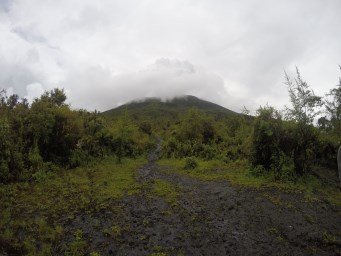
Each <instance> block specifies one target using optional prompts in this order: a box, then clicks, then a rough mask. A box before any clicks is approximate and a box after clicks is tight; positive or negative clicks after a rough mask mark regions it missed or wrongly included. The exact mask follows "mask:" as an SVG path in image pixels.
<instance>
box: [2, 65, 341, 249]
mask: <svg viewBox="0 0 341 256" xmlns="http://www.w3.org/2000/svg"><path fill="white" fill-rule="evenodd" d="M286 79H287V85H288V89H289V95H290V100H291V106H290V107H288V108H287V109H286V111H284V112H281V111H279V110H276V109H275V108H273V107H271V106H265V107H260V108H259V109H258V111H257V112H256V116H250V115H249V113H248V111H247V110H245V111H244V113H243V114H236V113H234V112H232V111H229V110H227V109H225V108H222V107H220V106H218V105H215V104H213V103H209V102H205V101H201V100H199V99H197V98H195V97H187V98H178V99H175V100H173V101H168V102H161V101H159V100H156V99H152V100H147V101H146V102H135V103H131V104H128V105H126V106H122V107H120V108H118V109H116V110H111V111H107V112H105V113H98V112H88V111H85V110H74V109H72V108H71V107H70V106H69V105H67V104H66V103H65V100H66V96H65V94H64V91H63V90H59V89H55V90H52V91H50V92H46V93H44V94H43V95H42V96H41V97H40V98H37V99H35V100H34V102H33V103H32V104H29V103H28V102H27V100H25V99H22V100H19V97H18V96H17V95H9V96H8V95H6V93H5V91H1V92H0V201H1V205H0V245H1V246H2V247H4V248H6V253H7V252H8V253H9V254H10V255H12V254H13V255H16V254H27V255H51V254H52V251H53V248H55V247H53V246H54V245H56V244H58V242H60V241H61V240H62V238H63V236H66V235H68V239H67V241H68V243H67V244H65V243H64V244H63V247H61V248H59V249H58V250H59V251H62V252H63V253H64V254H65V255H83V254H84V253H89V252H90V249H91V248H88V245H87V243H86V241H87V240H86V237H85V231H84V230H82V229H78V228H77V229H75V228H74V229H75V230H73V229H72V230H70V228H69V227H68V226H67V224H66V223H67V222H68V221H70V222H71V221H73V220H75V219H76V218H77V216H79V215H80V213H82V214H91V213H93V212H97V213H98V212H104V211H111V212H120V211H122V209H120V207H119V206H117V204H115V203H113V202H115V201H116V202H117V200H119V199H121V198H122V197H123V196H124V195H132V194H135V193H138V192H139V191H140V190H141V186H146V184H147V183H146V184H142V185H141V184H138V183H137V182H136V181H135V179H134V171H135V170H137V169H138V167H140V166H141V165H143V164H144V163H145V162H146V160H143V159H146V155H147V154H148V152H150V150H151V148H154V147H155V146H156V145H157V144H158V143H159V142H161V147H162V149H161V151H160V154H161V160H159V164H161V165H165V166H168V167H171V169H169V168H168V169H167V168H165V169H166V170H167V172H175V173H178V174H181V175H185V176H189V177H192V178H196V179H201V180H205V181H216V180H227V181H229V183H230V184H232V185H236V186H246V187H250V188H253V189H263V188H276V189H282V190H287V191H291V192H297V191H299V192H302V193H303V194H304V200H306V201H307V202H316V201H324V200H327V201H328V202H330V203H332V204H335V205H341V193H340V188H339V187H337V186H338V184H339V183H338V181H336V182H335V179H334V180H333V181H332V182H329V181H328V183H327V182H325V181H324V180H322V179H320V177H323V176H325V175H324V174H326V173H328V172H331V173H332V172H334V173H332V174H333V177H334V176H336V175H335V173H336V168H337V167H336V152H337V148H338V146H339V145H340V143H341V141H340V139H341V132H340V123H341V115H340V113H341V93H340V92H341V84H340V85H337V86H336V88H334V89H332V90H331V91H330V92H329V93H328V94H327V96H326V97H325V99H323V98H322V97H318V96H316V95H314V93H313V92H312V90H311V89H310V88H309V86H308V84H307V83H306V82H305V81H304V80H303V79H302V77H301V75H300V73H299V72H298V70H297V77H296V78H295V79H291V78H290V77H288V76H287V77H286ZM323 106H325V109H324V111H323ZM318 117H319V119H318V120H316V119H317V118H318ZM157 151H159V149H157ZM157 153H159V152H157ZM322 174H323V175H322ZM151 184H152V186H153V187H152V190H151V193H152V195H154V196H160V197H163V198H164V199H165V201H166V202H167V203H168V204H170V205H171V206H177V205H178V199H179V195H180V192H181V190H180V188H178V187H176V186H174V184H173V183H171V182H167V181H165V180H161V179H156V180H155V182H154V183H151ZM148 185H149V183H148ZM264 197H265V198H267V199H269V200H270V201H271V202H273V203H274V204H281V200H280V198H277V197H274V196H271V195H268V194H264ZM287 207H289V206H287ZM61 220H63V221H61ZM306 220H307V221H308V222H311V223H313V222H314V221H315V220H314V219H313V218H312V217H311V216H308V215H307V216H306ZM146 221H147V220H146ZM145 224H146V225H148V223H145ZM110 225H111V226H108V227H105V228H103V230H101V231H100V232H101V234H103V235H104V236H105V237H110V238H116V237H119V236H121V234H122V233H124V230H125V228H126V227H124V226H120V225H119V224H118V223H116V222H114V223H111V224H110ZM270 232H272V233H274V234H275V235H278V239H279V240H281V239H282V238H281V237H280V234H277V233H276V232H275V231H274V230H272V231H270ZM139 239H141V240H146V239H147V237H146V236H145V235H140V238H139ZM324 239H325V240H326V241H329V242H330V243H333V242H334V240H335V239H334V238H333V237H332V236H330V235H329V234H328V233H326V234H325V235H324ZM64 241H65V240H64ZM1 252H2V251H0V253H1ZM155 253H159V254H160V255H162V254H163V252H161V251H160V252H155ZM91 255H98V254H97V253H96V252H92V254H91Z"/></svg>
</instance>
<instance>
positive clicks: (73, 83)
mask: <svg viewBox="0 0 341 256" xmlns="http://www.w3.org/2000/svg"><path fill="white" fill-rule="evenodd" d="M340 13H341V0H206V1H205V0H181V1H180V0H146V1H142V0H120V1H114V0H103V1H102V0H98V1H94V0H54V1H53V0H13V1H11V0H0V88H7V91H8V92H9V93H17V94H19V95H20V96H26V97H27V98H28V99H30V100H32V99H33V98H34V97H37V96H39V95H40V94H41V93H42V92H43V91H44V90H49V89H52V88H54V87H59V88H65V90H66V92H67V95H68V97H69V102H70V103H71V104H72V105H73V106H75V107H77V108H86V109H89V110H94V109H98V110H106V109H109V108H112V107H115V106H117V105H118V104H122V103H124V102H127V101H130V100H133V99H135V98H143V97H147V96H148V97H150V96H156V97H163V98H167V97H173V96H176V95H183V94H192V95H196V96H199V97H201V98H204V99H206V100H210V101H213V102H216V103H218V104H221V105H223V106H225V107H227V108H230V109H232V110H236V111H240V109H241V108H242V107H243V105H245V106H246V107H248V108H250V109H255V108H257V107H258V106H259V105H265V104H267V103H269V104H270V105H274V106H277V107H282V106H283V105H284V104H286V103H287V101H288V95H287V91H286V87H285V85H284V84H283V81H284V76H283V74H284V70H287V71H288V72H289V73H290V72H293V70H294V68H295V66H298V67H299V68H300V70H301V73H302V76H303V77H304V78H305V80H307V81H308V82H309V83H310V85H311V86H312V88H313V89H314V91H315V93H316V94H322V95H323V94H324V93H327V92H328V91H329V89H331V88H332V87H334V86H335V85H336V84H337V82H338V77H339V76H340V74H341V73H340V71H339V68H338V64H341V30H340V29H341V27H340V24H341V15H340Z"/></svg>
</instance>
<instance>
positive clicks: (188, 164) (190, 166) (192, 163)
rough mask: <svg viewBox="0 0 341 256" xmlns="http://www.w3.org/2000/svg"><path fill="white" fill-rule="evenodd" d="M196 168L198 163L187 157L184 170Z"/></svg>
mask: <svg viewBox="0 0 341 256" xmlns="http://www.w3.org/2000/svg"><path fill="white" fill-rule="evenodd" d="M197 167H198V162H197V161H196V160H195V159H194V158H193V157H187V158H186V160H185V167H184V168H185V169H186V170H193V169H195V168H197Z"/></svg>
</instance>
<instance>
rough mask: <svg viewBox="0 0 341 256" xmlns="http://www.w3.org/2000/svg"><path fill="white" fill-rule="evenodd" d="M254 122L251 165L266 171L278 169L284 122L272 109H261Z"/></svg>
mask: <svg viewBox="0 0 341 256" xmlns="http://www.w3.org/2000/svg"><path fill="white" fill-rule="evenodd" d="M258 113H259V115H258V117H257V118H256V120H255V122H254V131H253V136H252V154H251V163H252V165H253V166H254V167H256V166H259V165H261V166H263V167H264V169H265V170H268V171H269V170H270V169H276V170H277V169H278V167H279V157H280V154H281V149H280V136H281V133H282V120H281V119H280V116H279V115H278V113H277V111H276V110H275V109H274V108H272V107H265V108H260V109H259V110H258Z"/></svg>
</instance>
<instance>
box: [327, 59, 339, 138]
mask: <svg viewBox="0 0 341 256" xmlns="http://www.w3.org/2000/svg"><path fill="white" fill-rule="evenodd" d="M339 67H340V70H341V66H339ZM325 106H326V110H327V114H328V117H329V121H330V126H331V129H332V130H333V131H334V132H335V133H336V134H337V135H339V136H340V137H341V78H339V84H338V85H336V87H335V88H333V89H331V90H330V92H329V93H328V94H327V95H326V100H325Z"/></svg>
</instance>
